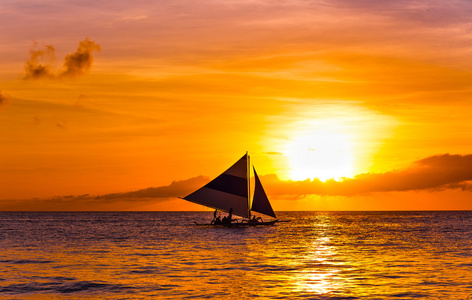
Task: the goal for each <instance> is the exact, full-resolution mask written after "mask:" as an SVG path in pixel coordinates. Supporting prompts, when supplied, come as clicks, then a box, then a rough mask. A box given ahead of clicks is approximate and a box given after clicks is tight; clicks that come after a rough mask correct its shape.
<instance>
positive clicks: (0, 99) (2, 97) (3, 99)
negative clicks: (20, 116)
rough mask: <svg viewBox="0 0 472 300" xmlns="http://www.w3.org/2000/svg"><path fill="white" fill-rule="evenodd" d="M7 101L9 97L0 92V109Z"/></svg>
mask: <svg viewBox="0 0 472 300" xmlns="http://www.w3.org/2000/svg"><path fill="white" fill-rule="evenodd" d="M9 99H10V96H8V95H6V94H4V93H3V92H2V91H0V107H2V106H5V105H7V103H8V101H9Z"/></svg>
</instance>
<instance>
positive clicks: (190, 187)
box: [96, 176, 210, 199]
mask: <svg viewBox="0 0 472 300" xmlns="http://www.w3.org/2000/svg"><path fill="white" fill-rule="evenodd" d="M208 181H210V179H209V178H207V177H205V176H197V177H193V178H190V179H186V180H179V181H172V183H171V184H169V185H166V186H160V187H150V188H147V189H142V190H138V191H133V192H125V193H113V194H106V195H102V196H97V197H96V199H135V198H172V197H183V196H185V195H187V194H190V193H191V192H193V191H194V190H196V189H198V188H200V187H201V186H202V185H204V184H206V183H207V182H208Z"/></svg>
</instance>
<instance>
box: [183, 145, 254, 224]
mask: <svg viewBox="0 0 472 300" xmlns="http://www.w3.org/2000/svg"><path fill="white" fill-rule="evenodd" d="M247 165H248V155H247V154H245V155H244V156H243V157H241V159H239V160H238V161H237V162H236V163H235V164H234V165H232V166H231V167H230V168H229V169H228V170H226V171H225V172H223V174H221V175H220V176H218V177H216V178H215V179H213V180H212V181H210V182H209V183H208V184H206V185H205V186H203V187H202V188H200V189H198V190H196V191H195V192H193V193H191V194H190V195H188V196H185V197H183V199H185V200H188V201H190V202H194V203H198V204H201V205H204V206H207V207H211V208H215V209H218V210H221V211H226V212H228V211H229V210H230V209H231V208H232V209H233V214H235V215H238V216H241V217H245V218H248V217H249V209H248V176H247V173H248V172H247V171H248V168H247Z"/></svg>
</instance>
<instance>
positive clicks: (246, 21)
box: [0, 0, 472, 211]
mask: <svg viewBox="0 0 472 300" xmlns="http://www.w3.org/2000/svg"><path fill="white" fill-rule="evenodd" d="M470 15H472V2H470V1H466V0H459V1H434V0H433V1H401V0H400V1H372V0H364V1H362V0H359V1H352V0H350V1H345V0H326V1H301V0H300V1H298V0H292V1H259V0H247V1H245V0H242V1H231V0H229V1H228V0H225V1H221V0H203V1H198V2H195V1H188V0H177V1H176V0H173V1H146V0H138V1H133V2H129V1H113V2H110V1H101V0H94V1H88V0H85V1H83V0H82V1H57V0H43V1H25V0H15V1H1V2H0V43H1V45H2V46H1V47H0V65H1V68H0V210H7V211H8V210H138V211H139V210H204V209H205V208H202V207H200V206H197V205H194V204H191V203H187V202H186V201H184V200H181V199H179V198H178V197H182V196H185V195H187V194H188V193H190V192H192V191H193V190H195V189H197V188H199V187H200V186H202V185H203V184H205V183H206V182H208V181H210V180H211V178H214V177H216V176H217V175H219V174H220V173H222V172H223V171H224V170H225V169H227V168H228V167H229V166H230V165H231V164H233V163H234V162H236V161H237V160H238V159H239V158H240V157H241V156H242V155H243V154H244V153H246V151H249V154H250V155H251V161H252V162H253V163H254V165H255V167H256V169H257V172H258V175H259V176H260V177H261V181H262V184H263V185H264V187H265V189H266V192H267V194H268V195H269V198H270V199H271V203H272V205H273V207H274V210H276V211H283V210H462V209H469V210H470V209H472V142H471V141H472V122H471V121H470V116H471V112H472V100H471V99H472V71H471V70H472V55H471V54H472V21H471V19H470Z"/></svg>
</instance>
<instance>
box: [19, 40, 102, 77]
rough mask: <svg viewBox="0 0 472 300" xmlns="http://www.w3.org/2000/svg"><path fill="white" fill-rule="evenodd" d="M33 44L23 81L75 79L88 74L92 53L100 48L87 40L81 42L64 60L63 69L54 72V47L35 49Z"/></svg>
mask: <svg viewBox="0 0 472 300" xmlns="http://www.w3.org/2000/svg"><path fill="white" fill-rule="evenodd" d="M37 47H38V43H34V46H33V49H31V50H30V59H29V60H27V61H26V65H25V75H24V79H42V78H60V77H75V76H79V75H82V74H84V73H86V72H88V71H89V70H90V69H91V67H92V63H93V55H92V53H93V51H100V46H99V45H97V44H96V43H95V42H94V41H91V40H90V39H89V38H86V39H85V40H83V41H81V42H80V43H79V47H78V48H77V51H76V52H74V53H72V54H68V55H67V56H66V57H65V59H64V68H63V70H61V71H58V72H55V71H54V70H53V66H52V63H53V61H54V60H55V55H54V51H55V49H54V46H52V45H45V46H44V47H43V48H42V49H37Z"/></svg>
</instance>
